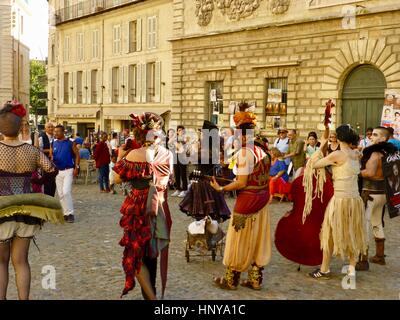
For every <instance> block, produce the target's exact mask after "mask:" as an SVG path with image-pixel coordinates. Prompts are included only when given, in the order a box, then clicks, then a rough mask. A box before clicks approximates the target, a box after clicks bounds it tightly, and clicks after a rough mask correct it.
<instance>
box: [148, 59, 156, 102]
mask: <svg viewBox="0 0 400 320" xmlns="http://www.w3.org/2000/svg"><path fill="white" fill-rule="evenodd" d="M146 80H147V85H146V92H147V97H146V101H147V102H154V101H155V88H156V63H155V62H151V63H148V64H147V65H146Z"/></svg>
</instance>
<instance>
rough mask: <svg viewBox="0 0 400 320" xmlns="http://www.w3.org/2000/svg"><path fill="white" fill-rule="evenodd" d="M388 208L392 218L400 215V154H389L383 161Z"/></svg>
mask: <svg viewBox="0 0 400 320" xmlns="http://www.w3.org/2000/svg"><path fill="white" fill-rule="evenodd" d="M382 169H383V170H382V171H383V175H384V177H385V187H386V197H387V208H388V211H389V216H390V217H391V218H394V217H397V216H399V215H400V152H398V151H397V152H396V153H394V154H389V155H388V156H386V157H385V158H384V160H383V164H382Z"/></svg>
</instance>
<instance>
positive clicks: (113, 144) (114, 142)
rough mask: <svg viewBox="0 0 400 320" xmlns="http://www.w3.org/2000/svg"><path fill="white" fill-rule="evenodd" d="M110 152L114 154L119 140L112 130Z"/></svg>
mask: <svg viewBox="0 0 400 320" xmlns="http://www.w3.org/2000/svg"><path fill="white" fill-rule="evenodd" d="M110 146H111V152H112V154H116V153H117V151H118V148H119V140H118V133H116V132H113V134H112V138H111V141H110Z"/></svg>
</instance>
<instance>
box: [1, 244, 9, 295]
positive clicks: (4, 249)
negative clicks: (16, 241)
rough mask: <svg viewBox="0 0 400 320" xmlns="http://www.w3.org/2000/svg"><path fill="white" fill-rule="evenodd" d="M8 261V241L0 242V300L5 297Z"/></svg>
mask: <svg viewBox="0 0 400 320" xmlns="http://www.w3.org/2000/svg"><path fill="white" fill-rule="evenodd" d="M9 263H10V242H7V243H0V300H5V299H6V298H7V287H8V265H9Z"/></svg>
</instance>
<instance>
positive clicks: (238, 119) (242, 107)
mask: <svg viewBox="0 0 400 320" xmlns="http://www.w3.org/2000/svg"><path fill="white" fill-rule="evenodd" d="M248 108H250V106H249V104H248V103H247V102H241V103H240V104H239V111H238V112H236V113H235V115H234V116H233V121H235V124H236V126H237V127H238V126H240V125H242V124H245V123H250V124H253V125H256V123H257V117H256V115H255V114H254V113H253V112H249V111H246V110H247V109H248Z"/></svg>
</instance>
